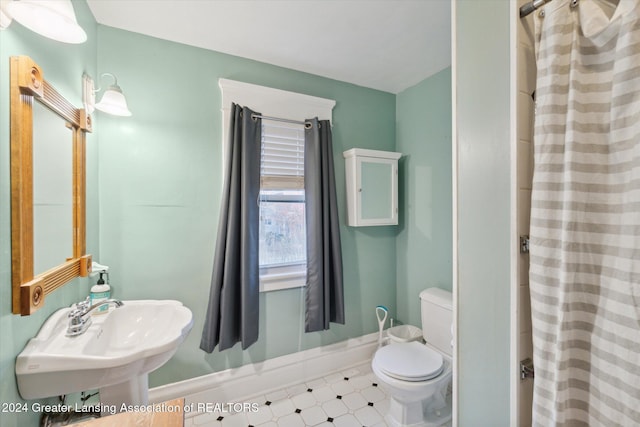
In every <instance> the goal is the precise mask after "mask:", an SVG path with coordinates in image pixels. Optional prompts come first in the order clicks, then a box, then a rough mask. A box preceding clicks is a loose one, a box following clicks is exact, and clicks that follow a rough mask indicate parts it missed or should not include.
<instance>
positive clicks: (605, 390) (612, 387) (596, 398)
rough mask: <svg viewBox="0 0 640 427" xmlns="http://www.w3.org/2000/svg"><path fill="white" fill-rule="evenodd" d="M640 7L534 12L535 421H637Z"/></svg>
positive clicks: (578, 5)
mask: <svg viewBox="0 0 640 427" xmlns="http://www.w3.org/2000/svg"><path fill="white" fill-rule="evenodd" d="M639 9H640V1H639V0H620V1H619V3H618V2H611V1H606V0H580V1H575V0H574V1H571V0H554V1H553V2H551V3H549V4H547V5H546V6H545V10H544V13H536V17H535V20H536V33H537V34H536V39H537V40H536V56H537V65H538V75H537V89H536V116H535V135H534V151H535V154H534V159H535V160H534V161H535V167H534V178H533V192H532V201H531V204H532V208H531V229H530V234H531V253H530V256H531V258H530V290H531V311H532V323H533V346H534V365H535V375H536V376H535V382H534V399H533V424H534V425H535V426H544V427H550V426H607V427H610V426H640V20H639V12H640V11H639Z"/></svg>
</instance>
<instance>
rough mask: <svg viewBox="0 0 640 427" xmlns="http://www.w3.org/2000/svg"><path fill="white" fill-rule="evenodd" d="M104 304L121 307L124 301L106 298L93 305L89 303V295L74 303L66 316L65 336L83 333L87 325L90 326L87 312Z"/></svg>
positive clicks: (89, 317)
mask: <svg viewBox="0 0 640 427" xmlns="http://www.w3.org/2000/svg"><path fill="white" fill-rule="evenodd" d="M105 304H107V305H108V304H115V306H116V308H117V307H122V306H123V305H124V303H123V302H122V301H120V300H118V299H108V300H104V301H100V302H98V303H95V304H93V305H90V301H89V297H87V299H85V300H84V301H81V302H79V303H76V304H75V305H74V307H73V309H72V310H71V311H70V312H69V314H68V315H67V317H68V318H69V326H68V327H67V336H68V337H72V336H75V335H80V334H83V333H84V332H85V331H86V330H87V329H88V328H89V326H91V316H89V314H90V313H91V312H92V311H93V310H95V309H97V308H100V307H102V306H103V305H105Z"/></svg>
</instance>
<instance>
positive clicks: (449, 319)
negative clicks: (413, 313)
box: [420, 288, 453, 356]
mask: <svg viewBox="0 0 640 427" xmlns="http://www.w3.org/2000/svg"><path fill="white" fill-rule="evenodd" d="M420 311H421V313H422V337H423V338H424V340H425V341H426V342H427V344H429V345H431V346H432V347H435V348H436V349H438V350H440V351H441V352H442V353H444V354H447V355H449V356H450V355H451V353H452V352H451V341H452V339H453V337H452V336H451V330H452V324H453V296H452V294H451V292H448V291H445V290H442V289H440V288H429V289H425V290H424V291H422V292H420Z"/></svg>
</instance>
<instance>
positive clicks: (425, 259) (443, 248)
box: [396, 68, 452, 326]
mask: <svg viewBox="0 0 640 427" xmlns="http://www.w3.org/2000/svg"><path fill="white" fill-rule="evenodd" d="M396 150H397V151H399V152H401V153H403V157H402V159H401V160H400V172H399V173H400V180H399V182H400V186H399V187H400V221H399V225H398V237H397V240H396V249H397V251H396V265H397V304H398V314H397V316H398V319H399V320H400V321H401V322H403V323H408V324H412V325H416V326H420V325H421V318H420V298H419V294H420V292H421V291H422V290H423V289H426V288H429V287H432V286H437V287H439V288H442V289H446V290H448V291H451V281H452V279H451V274H452V267H451V258H452V252H451V251H452V248H451V219H452V216H451V215H452V214H451V194H452V193H451V68H446V69H444V70H442V71H440V72H439V73H437V74H435V75H433V76H431V77H429V78H427V79H425V80H423V81H422V82H421V83H419V84H417V85H416V86H413V87H411V88H409V89H406V90H405V91H403V92H401V93H400V94H398V95H397V97H396Z"/></svg>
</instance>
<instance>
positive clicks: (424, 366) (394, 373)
mask: <svg viewBox="0 0 640 427" xmlns="http://www.w3.org/2000/svg"><path fill="white" fill-rule="evenodd" d="M374 362H375V363H376V365H377V366H378V368H379V369H380V370H381V371H382V372H384V373H385V374H386V375H389V376H390V377H392V378H396V379H399V380H404V381H426V380H429V379H431V378H434V377H437V376H438V375H440V373H441V372H442V369H443V365H444V363H443V358H442V355H441V354H440V353H438V352H436V351H435V350H432V349H430V348H429V347H427V346H426V345H424V344H421V343H419V342H415V341H413V342H408V343H399V344H391V345H388V346H386V347H382V348H381V349H379V350H378V351H377V352H376V355H375V357H374Z"/></svg>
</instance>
